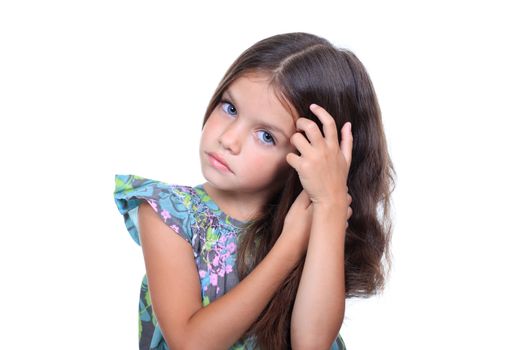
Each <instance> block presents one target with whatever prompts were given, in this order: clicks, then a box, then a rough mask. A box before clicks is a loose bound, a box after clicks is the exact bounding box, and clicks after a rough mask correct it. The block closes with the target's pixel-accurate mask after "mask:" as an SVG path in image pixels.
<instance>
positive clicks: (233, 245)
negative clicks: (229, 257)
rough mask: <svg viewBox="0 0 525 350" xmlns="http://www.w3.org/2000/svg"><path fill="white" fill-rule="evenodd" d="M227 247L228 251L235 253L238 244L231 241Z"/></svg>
mask: <svg viewBox="0 0 525 350" xmlns="http://www.w3.org/2000/svg"><path fill="white" fill-rule="evenodd" d="M226 248H227V249H228V251H229V252H230V253H233V252H234V251H235V250H236V249H237V245H236V244H235V243H233V242H231V243H230V244H228V246H227V247H226Z"/></svg>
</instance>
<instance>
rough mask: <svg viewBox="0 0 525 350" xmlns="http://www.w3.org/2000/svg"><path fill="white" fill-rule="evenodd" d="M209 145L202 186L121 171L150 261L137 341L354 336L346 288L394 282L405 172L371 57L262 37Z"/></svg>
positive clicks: (232, 345)
mask: <svg viewBox="0 0 525 350" xmlns="http://www.w3.org/2000/svg"><path fill="white" fill-rule="evenodd" d="M350 123H351V124H350ZM199 156H200V161H201V170H202V173H203V175H204V177H205V178H206V180H207V182H205V183H204V184H200V185H196V186H194V187H192V186H183V185H170V184H167V183H163V182H160V181H155V180H151V179H146V178H143V177H140V176H136V175H135V176H134V175H116V178H115V181H116V189H115V193H114V195H115V201H116V204H117V207H118V209H119V211H120V213H121V214H122V215H123V216H124V220H125V224H126V227H127V229H128V231H129V233H130V234H131V236H132V237H133V239H134V240H135V241H136V242H137V243H138V244H140V245H141V246H142V250H143V254H144V260H145V265H146V276H144V279H143V281H142V288H141V293H140V308H139V342H140V349H172V350H173V349H289V348H293V349H345V345H344V343H343V340H342V338H341V336H340V335H339V330H340V327H341V324H342V321H343V317H344V306H345V298H346V297H355V296H369V295H372V294H374V293H376V292H378V291H380V290H381V289H382V287H383V284H384V279H385V274H386V267H387V266H388V262H389V259H388V256H389V253H388V252H389V249H388V247H389V241H390V232H391V228H390V227H391V225H390V220H389V208H390V194H391V192H392V189H393V184H394V182H393V174H394V173H395V172H394V169H393V166H392V163H391V160H390V157H389V155H388V151H387V145H386V139H385V135H384V132H383V126H382V121H381V114H380V110H379V106H378V104H377V100H376V96H375V93H374V89H373V86H372V83H371V81H370V79H369V77H368V75H367V73H366V70H365V68H364V67H363V65H362V64H361V62H360V61H359V60H358V59H357V58H356V56H355V55H354V54H352V53H351V52H350V51H348V50H346V49H341V48H336V47H334V46H333V45H332V44H331V43H330V42H328V41H327V40H325V39H323V38H320V37H318V36H315V35H311V34H307V33H289V34H281V35H275V36H272V37H270V38H267V39H264V40H261V41H259V42H257V43H256V44H254V45H253V46H252V47H250V48H248V49H247V50H246V51H245V52H243V53H242V54H241V55H240V56H239V58H237V60H236V61H235V62H234V63H233V64H232V66H231V67H230V68H229V69H228V71H227V72H226V74H225V76H224V78H223V79H222V81H221V82H220V83H219V86H218V87H217V90H216V91H215V93H214V95H213V96H212V98H211V101H210V103H209V105H208V108H207V110H206V113H205V116H204V122H203V129H202V135H201V141H200V147H199ZM350 204H352V207H350ZM379 209H381V210H379ZM350 217H351V220H350ZM174 233H175V234H174ZM385 262H386V264H385Z"/></svg>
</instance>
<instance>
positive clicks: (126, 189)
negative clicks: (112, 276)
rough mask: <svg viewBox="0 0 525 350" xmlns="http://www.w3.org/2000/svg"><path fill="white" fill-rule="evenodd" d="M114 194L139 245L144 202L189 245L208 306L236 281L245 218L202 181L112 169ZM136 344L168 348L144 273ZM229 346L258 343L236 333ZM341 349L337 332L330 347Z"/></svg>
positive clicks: (147, 348)
mask: <svg viewBox="0 0 525 350" xmlns="http://www.w3.org/2000/svg"><path fill="white" fill-rule="evenodd" d="M114 199H115V203H116V205H117V208H118V210H119V212H120V214H122V215H123V217H124V223H125V225H126V228H127V230H128V232H129V234H130V235H131V237H132V238H133V240H134V241H135V242H136V243H137V244H139V245H140V235H139V231H138V221H137V210H138V207H139V204H140V202H141V201H142V200H145V201H146V202H148V203H149V204H150V205H151V206H152V207H153V209H154V210H155V212H156V213H157V214H158V215H159V216H160V217H161V218H162V220H163V221H164V222H165V223H166V225H168V226H169V227H170V228H171V229H172V230H173V231H174V232H175V233H176V234H178V235H179V236H180V237H182V238H183V239H184V240H186V241H187V242H188V244H190V245H191V247H192V249H193V256H194V258H195V265H196V267H197V271H198V273H199V277H200V282H201V297H202V305H203V306H206V305H208V304H209V303H211V302H213V301H214V300H215V299H217V298H218V297H220V296H221V295H223V294H225V293H226V292H228V291H229V290H230V289H232V288H233V287H234V286H235V285H237V284H238V283H239V278H238V276H237V271H236V266H235V260H236V252H237V239H238V236H239V233H240V232H241V231H242V229H243V228H244V227H245V226H246V225H247V224H248V222H243V221H239V220H236V219H234V218H232V217H230V216H228V215H226V214H225V213H224V212H223V211H221V210H220V209H219V207H218V206H217V204H216V203H215V202H214V201H213V200H212V199H211V198H210V196H209V195H208V193H206V191H205V189H204V187H203V185H202V184H200V185H197V186H194V187H192V186H182V185H171V184H167V183H164V182H160V181H155V180H151V179H147V178H144V177H141V176H137V175H115V191H114ZM139 348H140V350H152V349H153V350H169V348H168V346H167V343H166V341H165V340H164V337H163V335H162V331H161V329H160V327H159V325H158V323H157V319H156V317H155V313H154V312H153V308H152V306H151V296H150V292H149V288H148V279H147V276H146V275H144V278H143V280H142V283H141V286H140V298H139ZM230 349H236V350H238V349H257V346H256V345H255V341H254V339H253V338H247V339H239V340H238V341H237V342H236V343H235V344H234V345H232V346H231V347H230ZM336 349H345V345H344V342H343V339H342V338H341V336H340V335H338V337H337V339H336V340H335V342H334V344H333V345H332V347H331V350H336Z"/></svg>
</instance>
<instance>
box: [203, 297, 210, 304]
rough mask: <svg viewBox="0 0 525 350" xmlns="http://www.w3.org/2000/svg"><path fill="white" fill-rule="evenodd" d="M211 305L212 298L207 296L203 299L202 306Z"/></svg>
mask: <svg viewBox="0 0 525 350" xmlns="http://www.w3.org/2000/svg"><path fill="white" fill-rule="evenodd" d="M209 304H210V297H208V296H207V295H206V296H205V297H204V299H202V306H208V305H209Z"/></svg>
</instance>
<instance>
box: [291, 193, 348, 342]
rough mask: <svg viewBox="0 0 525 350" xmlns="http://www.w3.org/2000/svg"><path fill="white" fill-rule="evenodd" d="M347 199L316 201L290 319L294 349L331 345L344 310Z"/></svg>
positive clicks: (338, 328) (337, 331) (339, 326)
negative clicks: (319, 202)
mask: <svg viewBox="0 0 525 350" xmlns="http://www.w3.org/2000/svg"><path fill="white" fill-rule="evenodd" d="M347 210H348V205H347V203H345V202H342V201H340V202H335V203H334V204H333V205H325V204H322V205H318V206H316V205H315V204H314V210H313V218H312V230H311V233H310V242H309V244H308V250H307V252H306V260H305V263H304V268H303V272H302V275H301V281H300V283H299V289H298V291H297V296H296V299H295V304H294V308H293V312H292V320H291V330H290V331H291V341H292V348H293V349H329V348H330V346H331V345H332V343H333V342H334V340H335V338H336V337H337V334H338V333H339V330H340V328H341V324H342V322H343V317H344V312H345V286H344V282H345V280H344V278H345V277H344V241H345V227H346V220H347V217H346V215H347V214H346V213H347Z"/></svg>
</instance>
